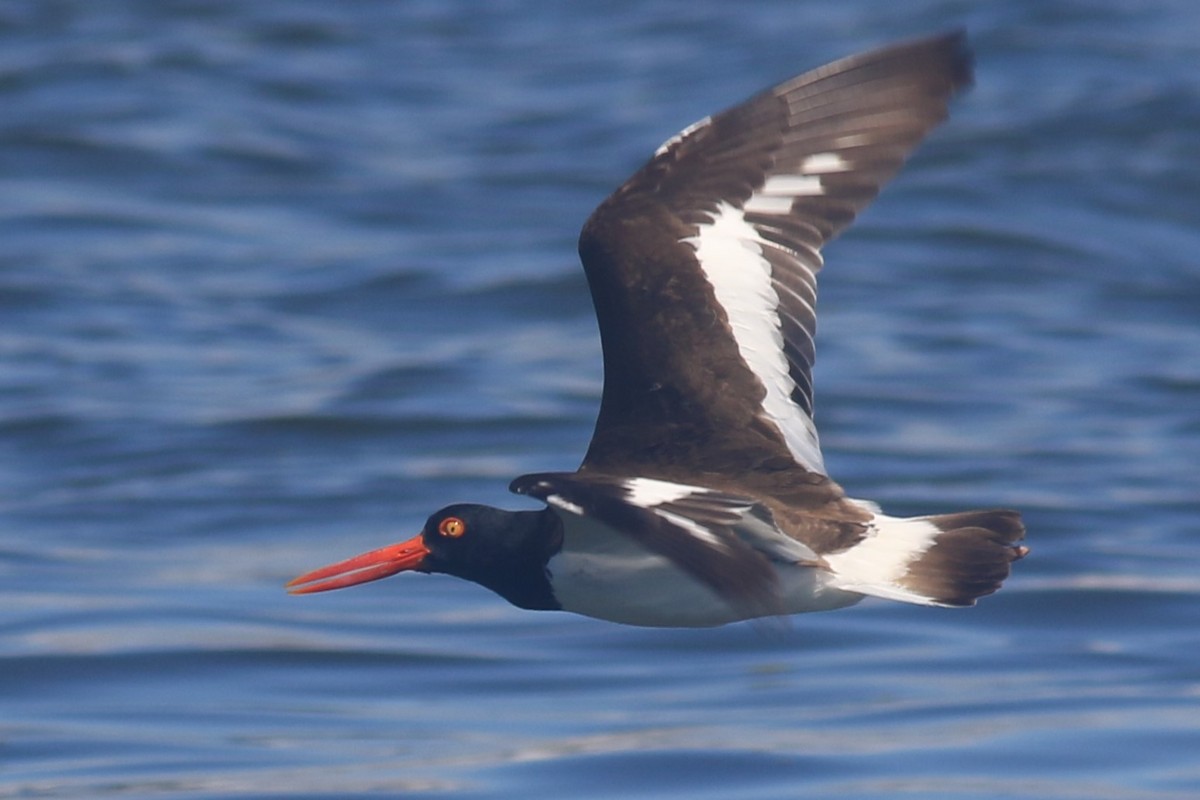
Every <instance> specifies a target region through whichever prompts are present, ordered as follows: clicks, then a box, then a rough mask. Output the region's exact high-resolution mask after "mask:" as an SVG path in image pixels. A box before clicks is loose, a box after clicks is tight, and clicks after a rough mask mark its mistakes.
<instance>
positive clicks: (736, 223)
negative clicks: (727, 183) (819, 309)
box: [684, 199, 825, 474]
mask: <svg viewBox="0 0 1200 800" xmlns="http://www.w3.org/2000/svg"><path fill="white" fill-rule="evenodd" d="M789 203H790V199H789ZM684 241H686V242H687V243H688V244H690V245H691V246H692V247H693V248H695V250H696V259H697V260H698V261H699V262H700V269H701V270H702V271H703V273H704V277H705V278H706V279H707V280H708V282H709V284H710V285H711V286H712V287H713V293H714V294H715V295H716V298H717V302H718V303H720V304H721V307H722V308H724V309H725V315H726V316H727V317H728V319H729V324H730V327H731V328H732V329H733V338H734V340H735V342H736V343H737V347H738V352H739V353H740V354H741V356H742V360H743V361H745V362H746V366H747V367H749V368H750V371H751V372H753V373H754V374H755V376H757V377H758V379H759V381H761V382H762V384H763V386H764V387H765V388H766V390H767V396H766V397H765V398H764V399H763V409H762V410H763V413H764V415H765V416H766V417H767V418H768V419H770V420H771V421H772V422H774V423H775V425H776V427H778V428H779V430H780V432H781V433H782V434H783V438H784V441H785V442H786V443H787V446H788V450H790V451H791V453H792V457H793V458H795V459H796V461H797V462H798V463H800V464H802V465H804V466H805V467H807V468H809V469H811V470H815V471H817V472H820V473H822V474H824V472H825V466H824V461H823V459H822V458H821V448H820V445H819V444H818V440H817V431H816V426H815V425H814V424H813V421H812V420H811V419H810V418H809V417H808V415H807V414H805V413H804V411H803V410H802V409H801V408H800V407H799V406H797V405H796V404H795V403H793V402H792V400H791V394H792V391H793V390H794V389H795V388H796V384H795V382H794V381H793V380H792V378H791V376H790V375H789V374H788V363H787V358H786V357H785V356H784V353H783V334H782V332H781V328H780V320H779V295H778V294H776V292H775V288H774V286H773V285H772V283H773V282H772V280H771V264H770V263H769V262H768V261H767V259H766V258H764V257H763V247H764V246H767V245H768V243H767V242H765V241H763V239H762V238H761V237H760V236H759V235H758V231H756V230H755V229H754V226H753V225H751V224H750V223H748V222H747V221H746V218H745V216H744V215H743V213H742V211H741V210H739V209H737V208H735V207H734V206H732V205H730V204H729V203H726V202H721V203H720V204H719V205H718V206H717V210H716V212H715V213H714V215H713V219H712V222H711V223H710V224H708V225H701V226H700V228H699V232H698V234H697V235H696V236H693V237H689V238H687V239H685V240H684Z"/></svg>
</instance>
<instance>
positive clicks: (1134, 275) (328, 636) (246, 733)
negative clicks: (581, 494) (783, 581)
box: [0, 0, 1200, 800]
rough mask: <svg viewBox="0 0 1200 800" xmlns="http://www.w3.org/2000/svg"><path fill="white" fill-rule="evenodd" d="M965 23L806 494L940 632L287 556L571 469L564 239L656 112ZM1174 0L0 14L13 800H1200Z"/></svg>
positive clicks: (854, 295) (407, 529)
mask: <svg viewBox="0 0 1200 800" xmlns="http://www.w3.org/2000/svg"><path fill="white" fill-rule="evenodd" d="M958 26H966V27H967V29H968V30H969V32H970V35H971V38H972V42H973V45H974V48H975V50H976V55H977V85H976V87H975V88H974V90H973V91H972V92H970V93H969V94H967V95H965V96H964V97H963V98H961V99H960V100H959V101H958V102H957V103H956V104H955V106H954V109H953V112H952V118H951V120H950V121H949V123H948V124H947V125H945V126H944V127H942V128H941V129H939V130H938V131H937V132H936V133H935V134H934V136H933V137H932V138H931V140H930V141H929V142H928V143H927V144H926V146H925V147H924V148H923V149H922V150H921V151H919V153H918V155H917V156H916V157H915V158H914V159H913V160H912V162H911V163H910V164H909V166H908V168H907V169H906V170H905V171H904V172H903V173H902V174H901V176H900V177H899V179H898V180H897V181H896V182H895V183H894V184H893V185H892V186H891V187H889V188H888V189H887V190H886V191H885V192H884V194H883V195H882V197H881V198H880V200H879V201H878V202H877V203H876V205H875V206H873V207H872V208H871V209H870V210H868V212H867V213H866V214H865V215H864V216H863V217H862V218H861V220H860V222H859V223H858V224H857V225H856V226H855V227H854V228H853V229H852V230H851V231H850V232H849V233H848V234H846V235H845V236H844V237H843V238H842V239H841V240H839V241H837V242H835V243H834V244H833V245H832V246H830V247H829V248H827V250H826V256H827V267H826V270H825V271H824V272H823V273H822V276H821V277H822V285H821V292H822V295H821V336H820V338H819V343H818V344H819V353H820V357H819V363H818V368H817V370H818V371H817V376H816V377H817V386H818V409H817V418H818V423H819V425H820V427H821V430H822V441H823V446H824V450H825V456H826V461H827V464H828V465H829V467H830V470H831V473H832V475H833V476H834V477H835V478H836V479H837V480H838V481H839V482H840V483H842V484H843V485H844V486H845V487H846V488H847V490H848V491H849V492H850V493H851V494H852V495H854V496H858V497H867V498H872V499H875V500H877V501H879V502H880V503H882V504H883V506H884V507H885V508H886V509H887V510H888V511H889V512H890V513H893V514H897V515H904V514H916V513H923V512H939V511H951V510H957V509H966V508H976V507H987V506H1011V507H1015V508H1019V509H1021V510H1022V511H1023V512H1024V513H1025V518H1026V521H1027V524H1028V527H1029V544H1030V546H1031V547H1032V548H1033V554H1032V555H1031V556H1030V557H1029V558H1028V559H1026V560H1025V561H1024V562H1022V563H1021V564H1019V565H1018V569H1017V571H1016V574H1015V576H1014V577H1013V579H1012V580H1011V581H1010V582H1009V584H1008V585H1007V586H1006V588H1005V589H1004V590H1003V591H1002V592H1001V593H1000V594H998V595H997V596H995V597H993V598H989V599H987V600H985V601H984V602H983V603H982V604H981V605H980V606H979V607H978V608H976V609H972V610H969V611H957V612H948V611H942V610H937V609H923V608H914V607H909V606H900V605H895V604H887V603H884V602H874V601H868V602H866V603H864V604H862V605H860V606H858V607H857V608H854V609H850V610H847V611H842V612H837V613H833V614H824V615H810V616H800V617H795V618H793V619H791V620H787V621H784V622H781V623H779V624H772V623H768V624H765V625H753V624H749V625H736V626H730V627H726V628H718V629H712V630H700V631H686V630H685V631H679V630H665V631H664V630H642V629H634V628H625V627H620V626H616V625H610V624H607V623H601V622H596V621H593V620H588V619H584V618H580V617H573V616H569V615H565V614H557V613H531V612H523V611H520V610H518V609H515V608H512V607H510V606H508V605H507V604H505V603H504V602H503V601H502V600H500V599H499V598H497V597H495V596H492V595H490V594H489V593H487V592H486V591H485V590H483V589H481V588H479V587H477V586H474V585H470V584H466V583H463V582H460V581H455V580H453V579H450V578H443V577H428V576H420V575H408V576H401V577H398V578H395V579H392V580H390V581H384V582H380V583H375V584H372V585H370V586H367V587H362V588H359V589H355V590H351V591H347V592H339V593H334V594H330V595H320V596H315V597H302V598H294V597H288V596H287V595H285V594H284V592H283V590H282V584H283V582H284V581H286V580H287V579H288V578H290V577H292V576H293V575H295V574H297V573H298V572H301V571H304V570H307V569H311V568H313V567H316V566H319V565H321V564H325V563H327V562H329V561H333V560H337V559H340V558H343V557H345V556H348V555H351V554H354V553H357V552H359V551H362V550H366V549H370V548H374V547H377V546H381V545H383V544H387V543H390V542H393V541H397V540H399V539H402V538H407V537H408V536H410V535H412V534H413V533H415V532H416V531H417V530H418V529H419V527H420V526H421V524H422V523H423V521H424V519H425V516H426V515H427V514H428V513H430V512H432V511H433V510H435V509H436V508H438V507H440V506H442V505H444V504H446V503H449V502H454V501H461V500H468V499H469V500H474V501H479V502H487V503H492V504H497V505H504V506H506V507H509V508H518V507H530V501H528V500H527V499H523V498H516V497H510V496H508V495H507V492H506V486H507V483H508V480H509V479H510V478H512V477H514V476H516V475H518V474H521V473H523V472H529V471H542V470H570V469H573V468H574V467H575V466H576V465H577V464H578V461H579V458H580V457H581V456H582V453H583V451H584V448H585V447H586V444H587V441H588V438H589V436H590V433H591V426H592V422H593V419H594V413H595V410H596V407H597V404H598V399H599V392H600V387H601V374H600V352H599V342H598V339H597V335H596V330H595V323H594V320H593V318H592V313H591V304H590V299H589V297H588V295H587V290H586V286H585V283H584V279H583V275H582V272H581V270H580V269H579V267H578V264H577V260H576V256H575V252H574V244H575V238H576V236H577V233H578V230H579V226H580V225H581V224H582V222H583V220H584V219H585V218H586V216H587V214H588V213H589V212H590V210H591V209H592V208H593V207H594V206H595V205H596V204H597V203H598V202H599V201H600V200H601V199H602V198H603V197H604V196H605V195H606V194H607V193H608V192H609V191H611V190H612V189H613V188H615V187H616V186H617V185H618V184H619V183H620V182H621V181H623V180H624V178H625V177H626V176H627V175H628V174H629V173H630V172H631V171H632V170H633V169H635V168H636V167H637V166H638V165H640V163H641V162H642V161H643V160H644V159H645V158H647V157H648V156H649V155H650V153H651V152H652V151H653V149H654V148H655V147H656V146H657V145H658V144H659V143H660V142H661V141H663V140H664V139H666V138H667V137H669V136H670V135H672V134H673V133H675V132H676V131H678V130H679V129H680V128H682V127H683V126H685V125H687V124H688V123H690V122H692V121H694V120H696V119H698V118H700V117H702V116H704V115H706V114H709V113H711V112H714V111H716V110H718V109H720V108H723V107H725V106H728V105H731V104H733V103H735V102H737V101H739V100H741V99H742V98H744V97H746V96H748V95H749V94H751V93H753V92H756V91H758V90H759V89H762V88H765V87H767V86H769V85H771V84H773V83H775V82H777V81H780V80H782V79H785V78H787V77H790V76H791V75H793V74H796V73H799V72H801V71H804V70H806V69H808V68H811V67H814V66H817V65H819V64H821V63H823V62H825V61H828V60H830V59H833V58H837V57H840V56H843V55H847V54H850V53H852V52H855V51H858V50H863V49H867V48H870V47H873V46H877V45H880V44H883V43H885V42H887V41H889V40H892V39H896V38H903V37H909V36H916V35H922V34H926V33H931V32H935V31H939V30H944V29H947V28H951V27H958ZM1198 32H1200V4H1196V3H1194V2H1191V0H1139V1H1138V2H1135V1H1134V0H1086V1H1084V0H1076V1H1074V2H1072V1H1070V0H1036V1H1035V0H1010V1H1008V2H967V0H958V1H955V0H913V2H908V3H893V2H884V0H812V1H811V2H795V1H794V0H793V1H791V2H778V1H775V0H761V1H756V2H747V3H731V2H727V0H679V1H678V2H668V1H666V0H642V1H641V2H623V1H622V0H604V2H582V3H569V4H568V3H556V4H552V3H539V2H532V1H530V0H504V1H502V2H490V3H474V2H454V1H453V0H430V1H429V2H424V1H422V0H403V1H401V0H397V1H396V2H355V3H327V2H306V1H305V0H289V1H288V2H283V0H264V1H263V2H257V1H256V2H253V3H248V2H220V1H218V0H208V1H205V0H189V1H186V2H185V1H183V0H143V1H142V2H137V1H135V0H104V1H103V2H84V1H83V0H75V1H74V2H71V1H70V0H53V1H52V0H46V1H45V2H38V1H37V0H28V1H27V2H22V0H3V2H0V242H2V246H0V797H3V798H9V797H13V798H16V797H20V798H25V797H49V798H59V797H88V798H100V797H139V798H142V797H145V798H231V797H295V798H319V797H329V798H334V797H346V796H353V795H373V796H401V795H403V796H411V797H503V796H512V797H528V796H534V795H536V794H550V793H554V794H557V795H558V796H566V797H611V796H616V795H618V794H619V795H620V796H621V797H627V798H633V797H639V798H667V797H680V798H683V797H686V798H702V797H711V798H729V797H738V798H775V797H778V798H784V797H793V798H794V797H799V796H804V797H830V796H839V797H848V798H885V797H887V798H891V797H921V798H964V799H965V798H971V799H972V800H980V799H982V798H1031V799H1032V798H1039V799H1043V800H1044V799H1045V798H1080V797H1086V798H1089V799H1090V800H1105V799H1107V798H1139V800H1140V799H1143V798H1149V799H1152V800H1160V799H1162V800H1166V799H1168V798H1169V799H1171V800H1175V799H1176V798H1178V799H1179V800H1182V799H1183V798H1193V797H1195V796H1196V794H1197V792H1198V791H1200V760H1198V759H1197V757H1196V753H1197V752H1200V538H1198V537H1197V533H1198V527H1200V523H1198V519H1200V488H1198V486H1197V478H1196V469H1197V462H1198V458H1200V263H1198V257H1197V253H1198V252H1200V199H1198V197H1200V195H1198V192H1197V188H1198V187H1200V71H1198V70H1197V66H1198V65H1200V36H1198V35H1197V34H1198Z"/></svg>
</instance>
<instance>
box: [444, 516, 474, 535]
mask: <svg viewBox="0 0 1200 800" xmlns="http://www.w3.org/2000/svg"><path fill="white" fill-rule="evenodd" d="M466 532H467V523H465V522H463V521H462V520H461V519H459V518H458V517H446V518H445V519H444V520H442V521H441V522H439V523H438V533H440V534H441V535H442V536H448V537H449V538H451V539H457V538H458V537H460V536H462V535H463V534H464V533H466Z"/></svg>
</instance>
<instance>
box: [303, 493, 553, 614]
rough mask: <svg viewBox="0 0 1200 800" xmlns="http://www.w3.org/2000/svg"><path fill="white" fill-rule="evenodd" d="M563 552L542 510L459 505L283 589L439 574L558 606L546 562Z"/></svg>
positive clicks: (534, 603)
mask: <svg viewBox="0 0 1200 800" xmlns="http://www.w3.org/2000/svg"><path fill="white" fill-rule="evenodd" d="M561 547H562V524H561V523H560V522H559V519H558V516H557V515H556V514H554V512H552V511H550V510H548V509H547V510H543V511H504V510H502V509H499V508H492V507H491V506H482V505H474V504H468V503H460V504H457V505H452V506H446V507H445V508H443V509H442V510H440V511H438V512H436V513H435V514H433V515H432V516H430V517H429V519H428V520H426V522H425V527H424V528H422V529H421V532H420V533H419V534H417V535H416V536H414V537H413V538H411V539H409V540H407V541H404V542H400V543H399V544H394V545H389V546H388V547H383V548H380V549H379V550H373V551H371V552H369V553H363V554H362V555H360V556H355V557H354V558H351V559H348V560H346V561H342V562H339V563H337V564H331V565H329V566H328V567H322V568H321V569H318V570H314V571H313V572H309V573H306V574H304V575H301V576H300V577H298V578H296V579H295V580H293V581H292V582H291V583H289V584H288V586H289V587H295V588H292V589H291V591H292V592H293V593H295V594H307V593H310V592H323V591H326V590H329V589H341V588H343V587H345V586H354V585H357V584H359V583H366V582H368V581H373V580H378V579H379V578H385V577H387V576H389V575H395V574H396V573H398V572H405V571H415V572H440V573H445V574H447V575H454V576H455V577H459V578H465V579H466V580H469V581H473V582H475V583H478V584H480V585H482V586H486V587H487V588H489V589H491V590H492V591H494V592H496V593H497V594H499V595H500V596H501V597H503V598H504V599H506V600H508V601H509V602H510V603H512V604H513V605H515V606H520V607H521V608H535V609H557V608H559V605H558V602H557V601H556V600H555V599H554V595H553V593H552V592H551V591H550V583H549V580H548V579H547V576H546V562H547V561H548V560H549V559H550V557H551V556H553V555H554V554H555V553H556V552H558V550H559V548H561ZM314 581H319V582H317V583H314ZM302 584H308V585H302Z"/></svg>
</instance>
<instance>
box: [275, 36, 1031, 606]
mask: <svg viewBox="0 0 1200 800" xmlns="http://www.w3.org/2000/svg"><path fill="white" fill-rule="evenodd" d="M971 77H972V75H971V56H970V52H969V50H968V47H967V43H966V37H965V35H964V34H963V33H962V32H953V33H949V34H943V35H938V36H933V37H929V38H925V39H921V40H916V41H909V42H904V43H900V44H894V45H891V46H888V47H884V48H882V49H878V50H874V51H871V52H867V53H863V54H859V55H854V56H850V57H848V58H844V59H841V60H839V61H835V62H833V63H831V64H827V65H826V66H823V67H819V68H817V69H814V70H812V71H810V72H806V73H804V74H802V75H799V76H797V77H795V78H792V79H791V80H788V81H786V82H784V83H782V84H780V85H778V86H776V87H774V88H772V89H769V90H767V91H764V92H762V93H760V94H758V95H755V96H754V97H752V98H750V99H749V100H747V101H746V102H743V103H741V104H740V105H736V106H734V107H732V108H730V109H728V110H726V111H724V112H722V113H719V114H715V115H713V116H710V117H705V118H704V119H702V120H700V121H698V122H696V123H694V124H692V125H689V126H688V127H686V128H685V129H684V130H683V131H681V132H680V133H679V134H677V135H675V136H673V137H671V138H670V139H668V140H667V141H666V142H664V143H663V144H662V146H660V147H659V148H658V149H657V150H656V151H655V152H654V155H653V156H652V157H651V158H650V160H649V161H648V162H647V163H646V164H645V165H644V166H643V167H642V168H641V169H639V170H638V171H637V172H635V173H634V174H633V176H632V177H631V178H629V180H627V181H626V182H625V183H624V184H623V185H622V186H621V187H620V188H618V189H617V190H616V191H615V192H614V193H613V194H612V195H611V196H609V197H608V198H607V199H606V200H605V201H604V202H603V203H601V204H600V206H599V207H597V208H596V210H595V211H594V212H593V213H592V215H591V217H590V218H589V219H588V220H587V222H586V224H585V225H584V227H583V231H582V234H581V236H580V240H579V253H580V257H581V260H582V262H583V268H584V271H585V273H586V275H587V280H588V285H589V287H590V289H591V294H592V300H593V303H594V305H595V310H596V317H597V319H598V322H599V328H600V339H601V344H602V348H603V353H604V389H603V394H602V397H601V402H600V413H599V417H598V419H597V422H596V427H595V431H594V434H593V437H592V440H591V444H590V445H589V447H588V450H587V453H586V455H585V457H584V459H583V462H582V464H581V466H580V467H579V469H578V470H577V471H576V472H570V473H567V472H547V473H539V474H532V475H523V476H521V477H519V478H517V479H516V480H514V481H513V482H512V484H511V487H510V488H511V490H512V491H513V492H516V493H517V494H523V495H529V496H531V497H534V498H537V499H539V500H541V501H543V502H544V503H545V505H546V507H545V508H543V509H540V510H535V511H504V510H501V509H497V508H492V507H489V506H483V505H472V504H459V505H451V506H448V507H446V508H443V509H441V510H440V511H437V512H436V513H434V514H433V515H432V516H431V517H429V519H428V520H427V521H426V523H425V526H424V528H423V529H422V530H421V532H420V533H419V534H417V535H416V536H414V537H413V538H411V539H409V540H407V541H404V542H401V543H399V544H393V545H390V546H387V547H383V548H381V549H379V550H375V551H372V552H369V553H365V554H363V555H360V556H356V557H354V558H351V559H348V560H346V561H342V562H340V563H337V564H332V565H330V566H327V567H324V568H322V569H318V570H314V571H312V572H309V573H306V574H304V575H301V576H299V577H298V578H296V579H295V580H293V581H292V582H290V583H289V584H288V587H289V589H290V591H291V592H293V593H296V594H305V593H310V592H321V591H326V590H329V589H338V588H342V587H345V586H353V585H355V584H360V583H365V582H367V581H373V580H376V579H379V578H383V577H386V576H389V575H394V574H396V573H399V572H404V571H416V572H425V573H445V574H449V575H454V576H457V577H460V578H465V579H467V580H469V581H474V582H475V583H479V584H482V585H483V586H485V587H487V588H489V589H491V590H492V591H494V592H496V593H497V594H499V595H500V596H501V597H503V598H505V599H506V600H508V601H509V602H510V603H512V604H513V605H516V606H519V607H521V608H527V609H547V610H548V609H556V610H564V611H572V612H576V613H579V614H584V615H587V616H590V617H596V618H599V619H604V620H611V621H614V622H619V623H626V624H630V625H648V626H663V627H699V626H711V625H721V624H725V623H729V622H734V621H738V620H744V619H751V618H755V617H763V616H772V615H786V614H794V613H799V612H806V611H823V610H828V609H834V608H840V607H843V606H848V605H851V604H853V603H856V602H858V601H859V600H861V599H862V598H863V597H865V596H873V597H882V598H886V599H889V600H898V601H902V602H906V603H916V604H922V605H930V606H970V605H974V603H975V601H976V600H977V599H978V598H979V597H982V596H984V595H987V594H990V593H992V592H994V591H996V590H997V589H998V588H1000V585H1001V583H1002V582H1003V581H1004V579H1005V578H1007V577H1008V574H1009V569H1010V565H1011V563H1012V562H1013V561H1015V560H1017V559H1019V558H1021V557H1022V556H1024V555H1025V554H1026V552H1027V548H1025V547H1023V546H1021V545H1020V544H1019V542H1020V541H1021V539H1022V538H1023V536H1024V526H1023V524H1022V522H1021V518H1020V515H1019V514H1018V513H1017V512H1016V511H1010V510H986V511H963V512H957V513H944V514H931V515H927V516H920V517H907V518H902V517H893V516H888V515H887V514H884V513H883V512H882V511H881V509H880V508H879V506H877V505H876V504H875V503H872V502H869V501H865V500H856V499H852V498H850V497H848V496H847V495H846V493H845V492H844V491H843V490H842V487H841V486H839V485H838V484H837V483H835V482H834V481H833V480H832V479H831V478H830V477H829V476H828V475H827V474H826V471H825V465H824V461H823V459H822V456H821V448H820V445H819V443H818V438H817V429H816V426H815V424H814V422H813V382H812V367H813V361H814V357H815V347H814V336H815V333H816V296H817V287H816V278H817V273H818V272H819V271H820V269H821V267H822V264H823V260H822V257H821V247H822V246H823V245H824V244H825V243H826V242H828V241H829V240H830V239H832V238H833V237H834V236H835V235H837V234H838V233H839V232H840V231H841V230H842V229H843V228H845V227H846V226H847V225H849V224H850V222H851V221H852V220H853V219H854V217H855V216H856V215H857V214H858V212H859V211H861V210H862V209H863V208H864V207H866V206H867V205H868V204H869V203H870V202H871V201H872V200H873V199H874V197H875V196H876V194H878V192H879V190H880V188H881V187H882V186H883V185H884V184H885V183H886V182H887V181H888V180H889V179H890V178H891V177H892V176H893V174H895V172H896V171H897V170H898V169H899V168H900V166H901V164H902V163H903V162H904V160H905V159H906V158H907V157H908V155H909V154H910V153H911V152H912V150H913V149H914V148H915V147H916V145H917V144H918V143H919V142H920V141H921V140H922V139H923V138H924V137H925V135H926V134H927V133H928V132H929V131H930V130H931V129H932V128H933V127H934V126H935V125H937V124H938V123H939V122H941V121H942V120H943V119H945V117H946V114H947V105H948V103H949V101H950V99H951V98H952V97H953V96H954V95H955V94H956V93H957V92H958V91H959V90H961V89H964V88H965V87H967V86H968V85H969V84H970V82H971Z"/></svg>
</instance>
